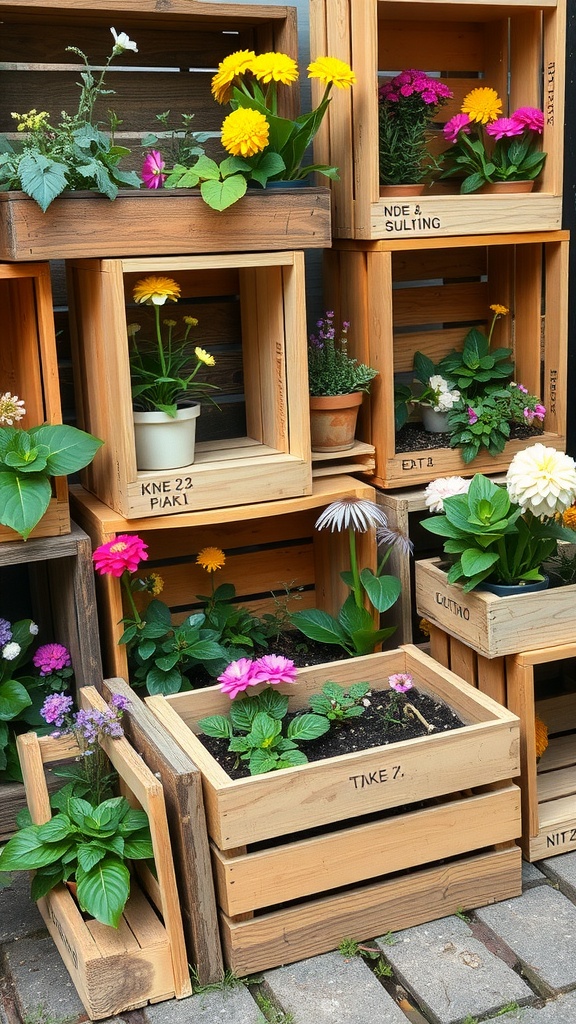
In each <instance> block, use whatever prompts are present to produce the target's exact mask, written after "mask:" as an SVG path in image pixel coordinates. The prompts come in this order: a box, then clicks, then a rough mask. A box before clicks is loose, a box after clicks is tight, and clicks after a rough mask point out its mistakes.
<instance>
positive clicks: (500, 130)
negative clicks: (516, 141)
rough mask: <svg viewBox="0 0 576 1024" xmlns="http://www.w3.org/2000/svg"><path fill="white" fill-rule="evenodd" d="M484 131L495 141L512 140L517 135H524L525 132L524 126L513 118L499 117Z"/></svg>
mask: <svg viewBox="0 0 576 1024" xmlns="http://www.w3.org/2000/svg"><path fill="white" fill-rule="evenodd" d="M484 129H485V131H486V134H487V135H492V137H493V138H495V139H504V138H506V139H512V138H514V136H515V135H522V132H523V131H524V127H523V125H522V124H520V122H519V121H515V120H514V118H513V117H498V118H497V119H496V120H495V121H491V122H490V124H486V125H484Z"/></svg>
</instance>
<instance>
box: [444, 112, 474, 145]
mask: <svg viewBox="0 0 576 1024" xmlns="http://www.w3.org/2000/svg"><path fill="white" fill-rule="evenodd" d="M470 124H471V122H470V118H469V117H468V114H454V117H451V118H450V120H449V121H447V122H446V124H445V125H444V128H443V134H444V138H445V139H446V142H456V140H457V138H458V136H459V134H460V132H464V134H465V135H469V134H470Z"/></svg>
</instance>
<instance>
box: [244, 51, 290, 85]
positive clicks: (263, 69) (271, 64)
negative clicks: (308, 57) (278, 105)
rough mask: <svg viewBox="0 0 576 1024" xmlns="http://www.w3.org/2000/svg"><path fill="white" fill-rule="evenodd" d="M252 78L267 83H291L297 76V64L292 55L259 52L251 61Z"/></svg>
mask: <svg viewBox="0 0 576 1024" xmlns="http://www.w3.org/2000/svg"><path fill="white" fill-rule="evenodd" d="M250 70H251V72H252V74H253V75H254V78H257V79H258V81H259V82H264V84H265V85H267V84H268V83H269V82H281V83H282V85H292V82H295V81H296V80H297V78H298V65H297V63H296V61H295V60H292V57H288V56H287V54H285V53H260V54H259V55H258V56H257V57H255V58H254V60H253V61H252V65H251V67H250Z"/></svg>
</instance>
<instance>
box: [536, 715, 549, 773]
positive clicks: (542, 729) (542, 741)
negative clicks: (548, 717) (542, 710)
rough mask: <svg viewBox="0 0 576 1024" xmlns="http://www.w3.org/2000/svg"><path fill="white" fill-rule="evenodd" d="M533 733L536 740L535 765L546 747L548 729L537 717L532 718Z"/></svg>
mask: <svg viewBox="0 0 576 1024" xmlns="http://www.w3.org/2000/svg"><path fill="white" fill-rule="evenodd" d="M534 733H535V738H536V763H538V761H539V760H540V758H541V757H542V754H543V753H544V751H545V750H546V747H547V746H548V727H547V725H546V723H545V722H543V721H542V719H541V718H538V715H536V716H535V717H534Z"/></svg>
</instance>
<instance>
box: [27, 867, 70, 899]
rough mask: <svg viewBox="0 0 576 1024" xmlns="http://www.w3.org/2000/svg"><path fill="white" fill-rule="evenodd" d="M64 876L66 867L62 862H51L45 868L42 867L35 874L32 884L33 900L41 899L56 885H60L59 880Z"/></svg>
mask: <svg viewBox="0 0 576 1024" xmlns="http://www.w3.org/2000/svg"><path fill="white" fill-rule="evenodd" d="M63 878H64V868H63V866H62V864H49V865H47V866H46V867H44V868H40V869H39V870H38V871H36V873H35V874H34V877H33V878H32V882H31V885H30V895H31V897H32V899H33V900H35V901H36V900H41V899H42V897H43V896H45V895H46V893H47V892H50V890H51V889H53V888H54V886H56V885H58V883H59V882H61V881H62V879H63Z"/></svg>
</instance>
